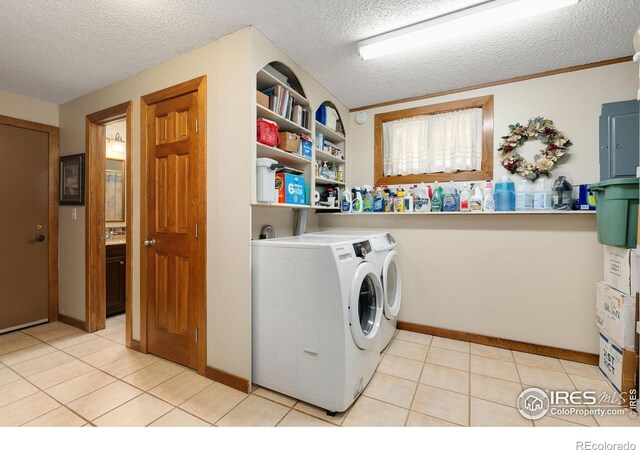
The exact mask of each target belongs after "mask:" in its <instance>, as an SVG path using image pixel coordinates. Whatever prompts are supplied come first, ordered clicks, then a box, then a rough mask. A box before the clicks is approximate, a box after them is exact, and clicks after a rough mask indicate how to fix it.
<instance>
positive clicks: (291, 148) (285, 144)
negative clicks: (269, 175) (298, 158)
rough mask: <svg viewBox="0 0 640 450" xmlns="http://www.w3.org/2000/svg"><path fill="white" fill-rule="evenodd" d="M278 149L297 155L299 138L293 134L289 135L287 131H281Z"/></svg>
mask: <svg viewBox="0 0 640 450" xmlns="http://www.w3.org/2000/svg"><path fill="white" fill-rule="evenodd" d="M278 148H279V149H281V150H284V151H285V152H290V153H298V150H299V149H300V136H298V135H297V134H295V133H289V132H288V131H281V132H280V144H279V145H278Z"/></svg>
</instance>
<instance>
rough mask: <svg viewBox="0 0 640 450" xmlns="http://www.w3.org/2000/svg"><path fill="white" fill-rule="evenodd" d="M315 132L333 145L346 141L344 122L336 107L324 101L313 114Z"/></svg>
mask: <svg viewBox="0 0 640 450" xmlns="http://www.w3.org/2000/svg"><path fill="white" fill-rule="evenodd" d="M315 120H316V132H320V133H322V134H323V135H324V138H325V139H326V140H328V141H330V142H332V143H333V144H340V143H342V142H344V141H345V140H346V133H345V130H344V122H343V121H342V117H341V116H340V112H339V111H338V108H336V105H334V104H333V103H332V102H330V101H328V100H325V101H324V102H322V103H321V104H320V106H319V107H318V109H316V112H315Z"/></svg>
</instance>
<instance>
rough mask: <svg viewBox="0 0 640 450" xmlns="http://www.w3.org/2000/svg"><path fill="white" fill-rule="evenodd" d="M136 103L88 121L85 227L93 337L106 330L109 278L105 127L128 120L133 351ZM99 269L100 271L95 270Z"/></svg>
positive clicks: (87, 303) (127, 217) (88, 313)
mask: <svg viewBox="0 0 640 450" xmlns="http://www.w3.org/2000/svg"><path fill="white" fill-rule="evenodd" d="M132 116H133V102H132V101H128V102H124V103H120V104H119V105H115V106H112V107H110V108H106V109H103V110H101V111H98V112H95V113H92V114H89V115H87V117H86V155H85V158H86V162H85V164H86V184H85V186H86V187H87V189H86V197H87V198H86V206H85V209H86V210H85V213H86V219H85V220H86V226H85V252H86V261H85V283H86V285H85V286H86V288H85V331H87V332H89V333H92V332H94V331H98V330H102V329H104V328H105V326H106V320H105V318H106V314H107V313H106V305H107V302H106V292H105V285H106V279H105V276H106V274H105V273H104V268H105V262H106V261H105V258H106V256H105V253H106V247H105V242H104V237H105V235H104V233H105V220H104V218H105V216H104V203H105V192H104V171H105V160H106V155H105V154H104V153H103V152H102V151H98V150H102V149H103V148H104V145H105V139H104V138H105V136H104V133H103V131H104V129H103V127H104V126H105V125H107V124H109V123H111V122H114V121H116V120H119V119H122V118H124V119H125V127H126V141H125V148H126V156H125V158H126V170H125V181H124V182H125V203H126V206H125V218H124V220H125V223H126V229H125V239H126V243H127V245H126V253H125V258H126V265H125V270H126V272H127V276H126V285H127V288H126V293H125V304H126V313H125V318H126V345H127V347H131V343H132V328H133V322H132V321H133V314H132V312H133V311H132V305H133V286H132V284H133V245H132V239H133V232H132V230H133V222H132V221H133V186H132V176H131V174H132V172H133V170H132V163H133V158H132V153H133V152H132V147H133V135H132V132H131V120H132ZM95 267H98V268H99V269H100V270H95V269H94V268H95Z"/></svg>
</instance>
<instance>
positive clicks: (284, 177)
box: [276, 172, 307, 205]
mask: <svg viewBox="0 0 640 450" xmlns="http://www.w3.org/2000/svg"><path fill="white" fill-rule="evenodd" d="M276 191H278V203H290V204H294V205H306V204H307V201H306V199H305V184H304V177H303V176H302V175H295V174H292V173H286V172H280V173H277V174H276Z"/></svg>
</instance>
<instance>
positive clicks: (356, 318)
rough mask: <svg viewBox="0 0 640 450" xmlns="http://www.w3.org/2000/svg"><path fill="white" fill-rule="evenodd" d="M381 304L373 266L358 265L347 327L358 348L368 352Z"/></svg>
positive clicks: (378, 278)
mask: <svg viewBox="0 0 640 450" xmlns="http://www.w3.org/2000/svg"><path fill="white" fill-rule="evenodd" d="M383 303H384V301H383V293H382V284H381V283H380V276H379V275H378V274H377V273H376V268H375V266H374V265H373V264H371V263H369V262H365V263H362V264H360V265H359V266H358V268H357V269H356V273H355V276H354V279H353V284H352V286H351V293H350V295H349V326H350V328H351V336H353V340H354V342H355V343H356V345H357V346H358V348H361V349H363V350H368V349H370V348H371V347H372V346H373V344H374V342H375V339H376V335H377V334H378V329H379V328H380V321H381V320H382V314H383V312H382V310H383V308H384V306H383Z"/></svg>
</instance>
